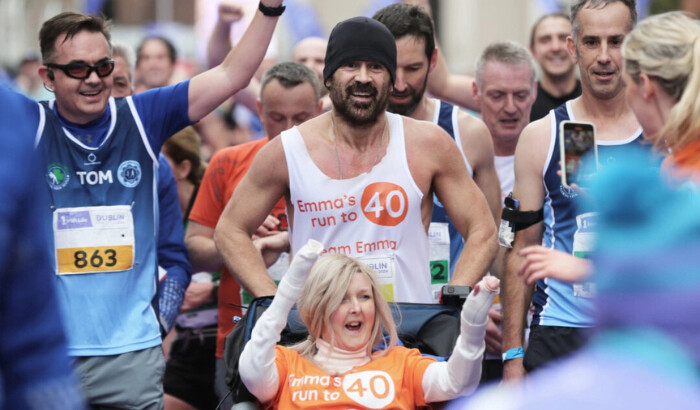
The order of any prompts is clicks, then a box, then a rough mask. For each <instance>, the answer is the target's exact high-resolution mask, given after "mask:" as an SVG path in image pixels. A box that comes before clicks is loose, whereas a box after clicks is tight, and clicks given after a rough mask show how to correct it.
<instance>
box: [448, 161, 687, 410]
mask: <svg viewBox="0 0 700 410" xmlns="http://www.w3.org/2000/svg"><path fill="white" fill-rule="evenodd" d="M620 181H625V183H624V184H621V183H620ZM593 198H594V200H596V203H597V205H598V208H599V211H600V220H599V221H600V224H599V232H598V233H599V235H598V239H597V245H596V247H595V248H596V249H595V252H594V253H593V281H594V283H595V285H596V286H597V298H596V299H595V300H594V304H595V309H596V314H595V323H596V328H595V331H594V336H593V338H592V339H591V340H590V342H589V344H588V346H587V347H586V348H584V349H583V350H581V351H580V352H579V353H577V354H576V355H575V356H572V357H571V358H569V359H566V360H565V361H562V362H559V363H556V364H554V365H552V366H551V367H547V368H545V369H542V370H540V371H539V372H537V373H536V374H533V375H531V376H530V378H529V379H528V381H527V382H525V383H522V384H517V385H508V386H505V387H502V388H493V389H491V390H487V391H484V393H483V395H480V396H477V397H475V398H474V399H473V401H470V402H469V403H468V405H464V406H462V405H455V406H454V407H453V408H460V409H461V408H469V409H472V408H473V409H483V408H494V409H538V410H542V409H558V408H561V406H562V403H566V408H567V409H568V410H576V409H622V408H624V409H657V408H670V409H672V408H687V409H691V408H693V409H696V408H700V389H698V385H700V374H699V373H698V364H700V331H699V330H700V318H698V316H697V315H696V314H695V313H694V312H697V311H698V309H700V275H698V263H697V255H698V252H700V215H699V214H698V212H697V209H698V207H700V193H698V191H697V190H696V189H694V188H688V187H685V188H682V189H674V188H673V187H671V186H670V185H669V183H668V178H666V175H662V174H660V172H659V170H658V168H657V167H656V166H655V163H654V162H653V161H650V160H649V158H648V154H645V153H637V155H635V156H634V157H626V158H624V161H620V162H618V163H616V164H614V165H611V166H609V167H607V168H606V169H605V170H604V171H603V172H602V173H601V174H600V176H599V179H598V181H597V185H596V186H595V188H594V190H593ZM691 312H692V313H691ZM465 404H466V403H465Z"/></svg>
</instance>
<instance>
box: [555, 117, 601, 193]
mask: <svg viewBox="0 0 700 410" xmlns="http://www.w3.org/2000/svg"><path fill="white" fill-rule="evenodd" d="M560 127H561V129H560V132H559V138H560V139H561V140H560V144H561V151H562V168H563V172H562V184H563V185H564V186H566V187H570V186H571V184H577V185H579V186H580V187H588V186H590V183H591V181H592V180H593V178H594V176H595V174H596V173H597V172H598V158H597V154H598V151H597V149H596V143H595V127H594V126H593V124H591V123H586V122H574V121H562V123H561V125H560Z"/></svg>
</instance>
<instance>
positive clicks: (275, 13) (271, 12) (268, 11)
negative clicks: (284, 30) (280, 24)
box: [258, 1, 287, 17]
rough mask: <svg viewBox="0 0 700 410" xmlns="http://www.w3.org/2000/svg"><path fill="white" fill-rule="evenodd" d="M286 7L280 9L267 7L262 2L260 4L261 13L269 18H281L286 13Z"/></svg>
mask: <svg viewBox="0 0 700 410" xmlns="http://www.w3.org/2000/svg"><path fill="white" fill-rule="evenodd" d="M286 8H287V7H286V6H279V7H267V6H266V5H264V4H263V3H262V1H261V2H259V3H258V10H260V12H261V13H262V14H263V15H265V16H268V17H279V16H281V15H282V13H284V9H286Z"/></svg>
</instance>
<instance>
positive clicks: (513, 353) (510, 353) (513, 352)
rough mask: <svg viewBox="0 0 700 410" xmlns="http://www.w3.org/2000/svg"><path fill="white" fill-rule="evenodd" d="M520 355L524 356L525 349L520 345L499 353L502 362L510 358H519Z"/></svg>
mask: <svg viewBox="0 0 700 410" xmlns="http://www.w3.org/2000/svg"><path fill="white" fill-rule="evenodd" d="M521 357H525V349H523V348H522V347H514V348H512V349H508V350H506V352H505V353H503V354H502V355H501V358H502V359H503V361H504V362H505V361H506V360H510V359H520V358H521Z"/></svg>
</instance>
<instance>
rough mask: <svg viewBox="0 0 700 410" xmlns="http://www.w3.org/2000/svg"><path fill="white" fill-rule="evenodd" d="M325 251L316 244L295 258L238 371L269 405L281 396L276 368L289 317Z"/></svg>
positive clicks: (240, 360) (297, 254) (312, 244)
mask: <svg viewBox="0 0 700 410" xmlns="http://www.w3.org/2000/svg"><path fill="white" fill-rule="evenodd" d="M322 250H323V245H321V244H320V243H319V242H316V241H314V240H309V242H308V243H307V244H306V245H304V246H303V247H302V248H301V249H300V250H299V252H297V253H296V254H295V255H294V258H293V259H292V263H291V264H290V266H289V269H288V270H287V274H286V275H284V277H283V278H282V281H281V282H280V284H279V287H278V288H277V293H276V294H275V298H274V299H273V300H272V303H271V304H270V307H269V308H268V309H267V310H266V311H265V312H264V313H263V314H262V316H260V318H259V319H258V321H257V323H256V324H255V327H254V328H253V332H252V333H251V336H250V341H249V342H248V343H247V344H246V345H245V347H244V348H243V352H242V353H241V356H240V358H239V362H238V371H239V373H240V375H241V380H242V381H243V384H245V386H246V387H247V388H248V390H249V391H250V392H251V393H252V394H253V395H254V396H255V397H257V398H258V400H260V402H261V403H266V402H268V401H270V400H272V399H273V398H274V397H275V395H276V394H277V386H278V377H279V376H278V374H277V366H276V365H275V345H276V344H277V342H279V340H280V333H281V332H282V329H284V326H285V324H286V323H287V315H288V314H289V311H290V310H291V309H292V306H294V303H295V302H296V300H297V298H298V297H299V295H300V294H301V290H302V288H303V287H304V281H305V280H306V277H307V276H308V274H309V271H310V270H311V267H312V266H313V264H314V262H316V259H318V256H319V255H320V254H321V251H322Z"/></svg>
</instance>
